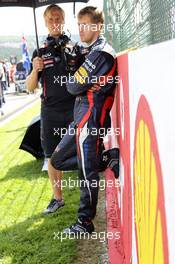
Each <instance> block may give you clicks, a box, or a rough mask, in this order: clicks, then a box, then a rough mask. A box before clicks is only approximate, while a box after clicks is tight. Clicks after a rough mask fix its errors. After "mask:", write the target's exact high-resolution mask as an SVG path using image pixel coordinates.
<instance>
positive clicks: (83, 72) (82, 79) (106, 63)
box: [67, 51, 114, 95]
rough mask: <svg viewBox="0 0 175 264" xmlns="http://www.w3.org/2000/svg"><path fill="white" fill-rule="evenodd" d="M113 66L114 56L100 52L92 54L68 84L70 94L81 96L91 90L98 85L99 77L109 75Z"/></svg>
mask: <svg viewBox="0 0 175 264" xmlns="http://www.w3.org/2000/svg"><path fill="white" fill-rule="evenodd" d="M113 65H114V58H113V57H112V55H110V54H108V53H106V52H99V51H95V52H93V53H90V54H89V55H88V56H87V58H86V60H85V62H84V63H83V64H82V65H81V67H80V68H79V69H78V70H77V71H76V72H75V74H74V76H72V77H71V78H70V79H69V81H68V82H67V90H68V92H69V93H71V94H73V95H79V94H82V93H83V92H86V91H87V90H90V89H91V88H92V87H93V86H94V85H95V84H98V80H99V77H101V76H103V75H105V74H106V73H108V72H109V71H110V70H111V69H112V67H113ZM98 85H99V84H98ZM96 90H99V89H95V91H96Z"/></svg>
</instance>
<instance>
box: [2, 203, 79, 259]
mask: <svg viewBox="0 0 175 264" xmlns="http://www.w3.org/2000/svg"><path fill="white" fill-rule="evenodd" d="M74 215H75V208H73V207H69V208H67V209H66V208H63V209H62V210H61V211H58V213H55V214H53V215H48V216H43V215H41V214H38V215H34V216H32V217H30V218H28V219H27V220H25V221H24V222H21V223H18V224H14V225H13V226H11V227H8V228H6V229H3V230H2V231H1V236H0V262H1V260H3V261H4V260H5V259H6V258H7V259H8V258H9V259H10V262H9V263H11V264H17V263H18V264H21V263H32V264H35V263H36V264H40V263H42V264H47V263H55V264H69V263H72V261H73V260H74V259H75V256H76V240H72V239H68V238H67V239H64V240H63V241H61V239H59V238H58V232H59V235H60V233H61V232H62V231H63V230H64V228H65V227H67V226H68V225H69V224H70V221H71V222H72V221H74V220H75V219H74ZM3 263H4V262H3Z"/></svg>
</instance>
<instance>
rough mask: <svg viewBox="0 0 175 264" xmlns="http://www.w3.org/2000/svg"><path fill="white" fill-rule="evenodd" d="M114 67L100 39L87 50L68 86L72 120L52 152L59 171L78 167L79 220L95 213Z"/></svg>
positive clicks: (112, 57) (111, 55) (110, 51)
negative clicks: (96, 86) (72, 102)
mask: <svg viewBox="0 0 175 264" xmlns="http://www.w3.org/2000/svg"><path fill="white" fill-rule="evenodd" d="M116 64H117V63H116V59H115V53H114V50H113V49H112V47H111V46H110V45H108V44H107V42H106V40H105V39H104V38H103V37H102V36H100V37H99V38H98V39H97V40H96V41H95V43H93V44H92V45H91V46H90V47H89V53H88V54H87V55H86V58H85V61H84V63H83V64H82V65H81V66H80V68H79V69H78V70H77V71H76V72H75V74H74V76H72V77H71V78H70V79H69V81H68V83H67V89H68V91H69V92H70V94H72V95H76V100H75V106H74V121H73V122H72V123H71V125H70V126H69V130H68V131H67V134H66V135H65V136H64V137H63V139H62V140H61V142H60V143H59V145H58V146H57V148H56V150H55V152H54V153H53V155H52V158H51V163H52V165H53V166H54V167H55V168H56V169H59V170H67V169H69V170H70V169H76V168H77V164H78V170H79V178H80V183H81V184H80V206H79V210H78V217H79V218H80V219H85V220H86V219H87V220H88V219H93V218H94V217H95V214H96V206H97V200H98V189H99V187H98V183H99V175H98V172H99V167H100V165H99V164H100V156H101V155H100V154H101V151H102V149H103V147H102V146H103V144H102V141H103V136H104V134H103V136H102V137H101V134H100V132H99V131H100V129H101V128H105V129H108V128H110V126H111V122H110V115H109V113H110V110H111V107H112V105H113V101H114V92H115V87H116V83H115V76H116V66H117V65H116ZM94 83H98V84H99V85H100V90H99V91H95V92H92V91H91V90H89V89H90V88H91V87H92V86H93V84H94ZM75 131H76V133H74V132H75ZM103 131H104V130H103ZM75 140H76V148H75ZM76 154H77V155H76ZM77 161H78V162H77Z"/></svg>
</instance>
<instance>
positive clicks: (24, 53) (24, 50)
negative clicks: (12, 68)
mask: <svg viewBox="0 0 175 264" xmlns="http://www.w3.org/2000/svg"><path fill="white" fill-rule="evenodd" d="M22 60H23V66H24V68H25V69H26V71H27V73H29V72H30V58H29V53H28V49H27V42H26V39H25V37H24V36H22Z"/></svg>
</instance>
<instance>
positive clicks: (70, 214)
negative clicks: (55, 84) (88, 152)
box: [0, 103, 79, 264]
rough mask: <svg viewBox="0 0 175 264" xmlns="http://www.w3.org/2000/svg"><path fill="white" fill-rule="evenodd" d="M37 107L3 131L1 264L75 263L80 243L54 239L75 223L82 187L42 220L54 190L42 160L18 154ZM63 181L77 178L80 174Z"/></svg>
mask: <svg viewBox="0 0 175 264" xmlns="http://www.w3.org/2000/svg"><path fill="white" fill-rule="evenodd" d="M39 111H40V110H39V103H36V104H35V105H34V106H33V107H32V108H30V109H28V110H26V111H25V112H23V113H21V114H20V115H19V116H18V117H17V118H16V119H14V120H13V121H10V122H9V123H8V124H6V125H4V126H3V127H1V128H0V144H1V145H0V263H3V264H10V263H15V264H20V263H30V264H35V263H37V264H39V263H42V264H43V263H56V264H57V263H58V264H69V263H72V262H73V260H75V259H76V241H75V240H70V239H66V240H64V241H63V242H61V241H60V240H59V239H54V237H55V235H54V232H55V233H57V232H61V231H62V230H63V229H64V228H65V227H67V226H68V225H70V224H71V223H72V222H74V221H75V219H76V210H77V206H78V203H79V190H78V188H72V189H66V188H64V190H63V194H64V199H65V203H66V206H65V207H64V208H63V209H61V210H60V211H58V212H57V213H55V214H53V215H48V216H43V215H42V211H43V209H44V208H45V207H46V206H47V204H48V202H49V200H50V198H51V195H52V192H51V186H50V182H49V180H48V175H47V173H46V172H41V167H42V162H43V161H42V160H39V161H38V160H36V159H35V158H34V157H33V156H31V155H30V154H28V153H27V152H24V151H22V150H19V145H20V142H21V140H22V137H23V135H24V133H25V129H26V127H27V126H28V124H29V123H30V121H31V119H32V118H33V117H34V116H36V115H37V114H38V113H39ZM64 177H71V178H72V179H76V178H77V173H76V172H75V173H66V174H65V175H64Z"/></svg>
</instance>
